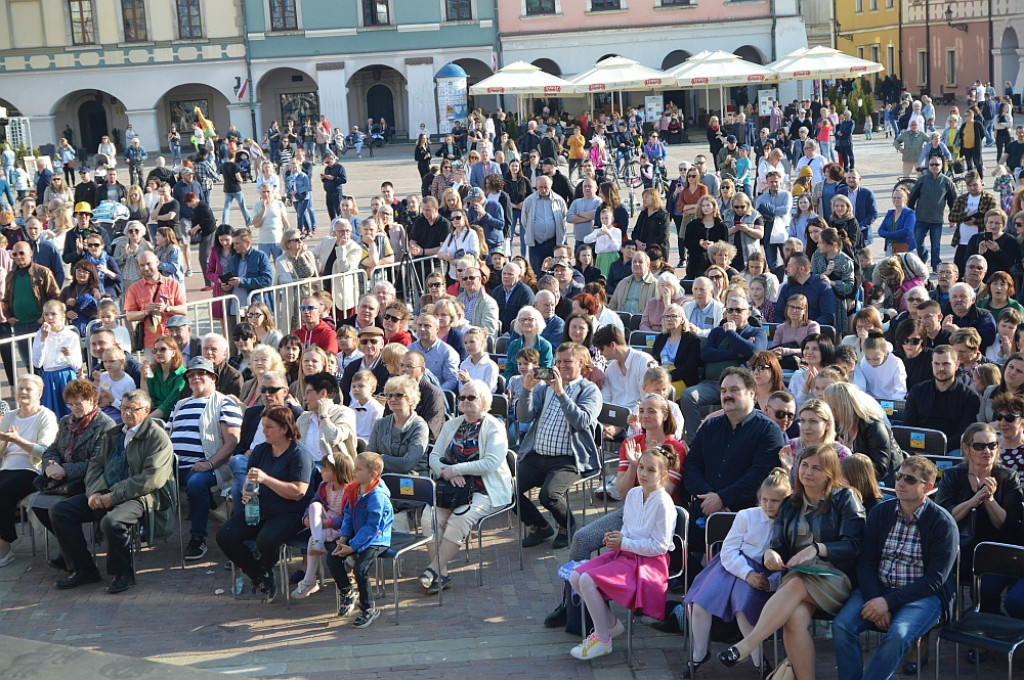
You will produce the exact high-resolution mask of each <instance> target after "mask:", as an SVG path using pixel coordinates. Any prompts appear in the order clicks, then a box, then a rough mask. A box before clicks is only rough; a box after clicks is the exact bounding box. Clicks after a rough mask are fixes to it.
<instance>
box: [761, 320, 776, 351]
mask: <svg viewBox="0 0 1024 680" xmlns="http://www.w3.org/2000/svg"><path fill="white" fill-rule="evenodd" d="M761 325H762V326H764V330H765V333H767V335H768V344H769V346H770V345H771V342H772V338H773V337H775V329H776V328H778V327H779V324H777V323H774V322H767V321H766V322H763V323H762V324H761Z"/></svg>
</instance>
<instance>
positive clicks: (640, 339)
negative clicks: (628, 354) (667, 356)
mask: <svg viewBox="0 0 1024 680" xmlns="http://www.w3.org/2000/svg"><path fill="white" fill-rule="evenodd" d="M657 337H658V334H657V333H654V332H652V331H633V332H632V333H630V334H629V346H630V347H632V348H633V349H638V350H640V351H641V352H647V353H648V354H650V353H652V352H653V350H652V348H653V347H654V340H655V339H656V338H657Z"/></svg>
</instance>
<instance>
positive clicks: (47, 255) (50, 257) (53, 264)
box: [22, 217, 64, 288]
mask: <svg viewBox="0 0 1024 680" xmlns="http://www.w3.org/2000/svg"><path fill="white" fill-rule="evenodd" d="M22 231H23V232H24V233H25V242H26V243H28V244H29V246H31V248H32V261H33V262H35V263H36V264H38V265H41V266H43V267H46V268H47V269H49V270H50V273H51V274H53V278H54V280H55V281H56V282H57V287H58V288H63V287H64V262H63V261H61V259H60V251H58V250H57V246H55V245H53V241H51V240H49V239H45V238H39V237H40V235H41V234H42V233H43V223H42V222H40V221H39V218H37V217H30V218H28V219H27V220H25V226H24V227H22Z"/></svg>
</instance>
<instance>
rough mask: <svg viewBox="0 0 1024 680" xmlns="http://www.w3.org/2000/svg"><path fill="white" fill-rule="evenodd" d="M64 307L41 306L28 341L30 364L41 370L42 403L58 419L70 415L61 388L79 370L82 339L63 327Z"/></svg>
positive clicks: (55, 304)
mask: <svg viewBox="0 0 1024 680" xmlns="http://www.w3.org/2000/svg"><path fill="white" fill-rule="evenodd" d="M66 313H67V308H66V307H65V306H64V303H63V302H61V301H60V300H50V301H49V302H47V303H46V304H44V305H43V324H42V326H40V328H39V330H38V331H36V337H35V339H34V340H33V341H32V365H33V366H35V367H36V368H39V369H42V370H41V371H40V374H39V377H41V378H42V379H43V398H42V404H43V406H45V407H46V408H48V409H50V410H51V411H53V412H54V414H55V415H56V416H57V419H58V420H60V419H61V418H63V417H64V416H66V415H68V414H69V413H71V409H69V408H68V406H67V404H66V403H64V397H63V395H64V388H65V387H67V385H68V383H69V382H71V381H72V380H74V379H75V378H77V377H78V370H79V369H80V368H81V367H82V339H81V336H80V335H78V331H77V330H76V329H75V328H73V327H72V326H65V325H64V319H65V318H66V317H65V315H66Z"/></svg>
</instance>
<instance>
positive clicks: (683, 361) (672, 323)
mask: <svg viewBox="0 0 1024 680" xmlns="http://www.w3.org/2000/svg"><path fill="white" fill-rule="evenodd" d="M658 285H659V286H660V285H661V284H660V282H659V284H658ZM649 306H650V305H649V304H648V307H649ZM700 342H701V341H700V338H698V337H697V336H696V335H694V334H693V333H691V332H690V331H689V330H687V323H686V318H685V317H684V316H683V307H682V305H678V304H675V303H673V304H670V305H668V306H666V307H665V311H664V312H662V314H661V332H660V333H658V335H657V337H655V338H654V346H653V347H652V348H651V353H652V354H654V358H655V359H657V360H658V363H660V364H661V365H662V366H663V367H664V368H665V369H666V370H667V371H668V372H669V375H670V376H671V378H672V386H673V387H675V390H676V396H677V397H679V396H681V395H682V394H683V390H685V389H686V388H687V387H689V386H692V385H696V384H697V383H699V382H700V373H699V371H700V363H701V362H700Z"/></svg>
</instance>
